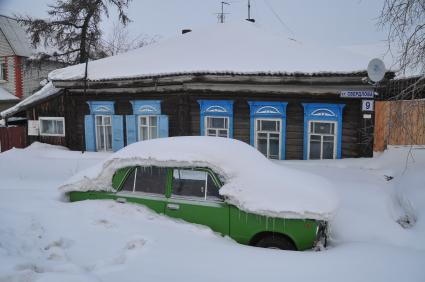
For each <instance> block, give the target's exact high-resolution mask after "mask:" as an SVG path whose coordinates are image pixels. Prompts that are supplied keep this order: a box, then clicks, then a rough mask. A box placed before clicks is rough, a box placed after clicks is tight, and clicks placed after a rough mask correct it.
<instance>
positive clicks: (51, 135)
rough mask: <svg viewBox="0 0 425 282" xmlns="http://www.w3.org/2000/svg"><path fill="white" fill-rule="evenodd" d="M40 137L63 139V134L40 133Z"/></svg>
mask: <svg viewBox="0 0 425 282" xmlns="http://www.w3.org/2000/svg"><path fill="white" fill-rule="evenodd" d="M40 136H47V137H65V134H43V133H40Z"/></svg>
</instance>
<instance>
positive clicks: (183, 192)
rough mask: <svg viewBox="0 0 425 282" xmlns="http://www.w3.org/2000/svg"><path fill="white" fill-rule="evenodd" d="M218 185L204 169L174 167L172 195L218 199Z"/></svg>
mask: <svg viewBox="0 0 425 282" xmlns="http://www.w3.org/2000/svg"><path fill="white" fill-rule="evenodd" d="M219 189H220V187H218V185H217V184H216V183H215V180H214V179H213V178H212V177H211V175H210V174H209V173H208V172H206V171H204V170H193V169H174V170H173V191H172V195H175V196H182V197H189V198H196V199H199V200H210V201H220V200H222V197H221V196H220V194H219V192H218V191H219Z"/></svg>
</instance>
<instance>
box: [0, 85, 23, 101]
mask: <svg viewBox="0 0 425 282" xmlns="http://www.w3.org/2000/svg"><path fill="white" fill-rule="evenodd" d="M13 100H19V98H18V97H16V96H15V95H13V94H11V93H10V92H9V91H7V90H6V89H4V88H3V87H1V86H0V101H13Z"/></svg>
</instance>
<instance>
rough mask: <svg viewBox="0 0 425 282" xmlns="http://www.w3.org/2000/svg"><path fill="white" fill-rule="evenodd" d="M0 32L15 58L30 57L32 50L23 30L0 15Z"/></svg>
mask: <svg viewBox="0 0 425 282" xmlns="http://www.w3.org/2000/svg"><path fill="white" fill-rule="evenodd" d="M0 30H1V32H3V34H4V36H5V37H6V39H7V41H8V43H9V45H10V47H11V48H12V50H13V52H14V53H15V55H17V56H23V57H30V56H31V55H32V50H31V48H30V43H29V41H28V38H27V35H26V33H25V30H24V28H23V27H22V26H21V25H20V24H19V23H18V22H17V21H16V20H14V19H11V18H9V17H6V16H2V15H0Z"/></svg>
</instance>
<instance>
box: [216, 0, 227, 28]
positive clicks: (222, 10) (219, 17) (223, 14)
mask: <svg viewBox="0 0 425 282" xmlns="http://www.w3.org/2000/svg"><path fill="white" fill-rule="evenodd" d="M224 5H230V3H227V2H224V1H221V13H218V14H217V18H218V22H219V23H224V20H225V17H226V16H225V15H227V14H228V13H225V12H224Z"/></svg>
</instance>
